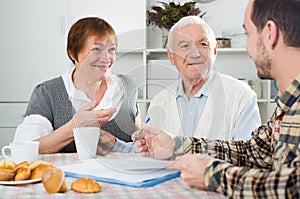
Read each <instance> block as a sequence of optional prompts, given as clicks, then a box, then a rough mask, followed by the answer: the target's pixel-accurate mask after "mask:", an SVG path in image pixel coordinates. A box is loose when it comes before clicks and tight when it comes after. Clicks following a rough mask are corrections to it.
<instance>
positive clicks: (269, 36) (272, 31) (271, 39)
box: [263, 21, 280, 49]
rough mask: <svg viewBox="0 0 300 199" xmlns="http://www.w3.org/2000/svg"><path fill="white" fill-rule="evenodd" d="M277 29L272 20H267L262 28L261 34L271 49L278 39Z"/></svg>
mask: <svg viewBox="0 0 300 199" xmlns="http://www.w3.org/2000/svg"><path fill="white" fill-rule="evenodd" d="M279 34H280V33H279V29H278V27H277V25H276V23H275V22H274V21H268V22H267V23H266V26H265V28H264V30H263V36H264V37H265V39H266V42H267V43H266V44H268V45H269V46H270V47H271V49H274V48H275V47H276V46H277V44H278V40H279Z"/></svg>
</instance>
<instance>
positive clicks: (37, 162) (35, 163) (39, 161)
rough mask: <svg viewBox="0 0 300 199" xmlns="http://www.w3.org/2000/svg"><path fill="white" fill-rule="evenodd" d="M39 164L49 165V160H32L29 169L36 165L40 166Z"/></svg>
mask: <svg viewBox="0 0 300 199" xmlns="http://www.w3.org/2000/svg"><path fill="white" fill-rule="evenodd" d="M40 165H51V164H50V163H49V162H46V161H44V160H37V161H35V162H32V163H31V164H30V165H29V167H30V169H31V170H34V169H35V168H36V167H38V166H40Z"/></svg>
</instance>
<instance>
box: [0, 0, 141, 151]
mask: <svg viewBox="0 0 300 199" xmlns="http://www.w3.org/2000/svg"><path fill="white" fill-rule="evenodd" d="M145 3H146V1H145V0H129V1H119V0H110V1H99V0H86V1H80V0H42V1H41V0H26V1H23V0H1V1H0V24H1V29H0V38H1V45H0V60H1V66H0V67H1V73H0V91H1V95H0V137H1V139H0V140H1V141H0V145H1V146H2V145H4V144H8V143H9V142H11V141H12V139H13V136H14V132H15V128H16V127H17V125H18V124H19V123H21V122H22V120H23V114H24V112H25V109H26V106H27V103H28V101H29V98H30V95H31V92H32V90H33V88H34V87H35V86H36V85H37V84H38V83H40V82H43V81H45V80H47V79H52V78H54V77H57V76H59V75H61V74H62V73H64V72H65V71H66V70H68V69H69V68H70V67H72V63H71V61H70V60H69V58H68V56H67V53H66V40H67V33H68V30H69V28H70V26H71V25H72V24H73V23H74V22H75V21H77V20H78V19H79V18H82V17H87V16H99V17H101V18H104V19H105V20H107V21H108V22H109V23H110V24H111V25H112V26H113V28H114V29H115V30H116V33H117V34H118V38H119V43H120V45H119V49H120V53H118V58H117V62H116V64H115V68H114V71H116V72H119V71H120V72H122V73H130V72H128V71H130V70H131V68H132V66H136V65H139V66H140V65H142V63H143V58H142V56H140V55H138V56H136V55H137V54H135V53H133V54H132V53H127V52H131V51H132V49H139V48H142V49H145V43H146V39H145V37H146V33H145V27H146V19H145V16H146V13H145V9H146V8H145ZM136 73H139V72H138V71H134V70H133V71H131V74H130V75H132V76H140V75H138V74H136ZM8 114H9V115H14V117H11V116H8Z"/></svg>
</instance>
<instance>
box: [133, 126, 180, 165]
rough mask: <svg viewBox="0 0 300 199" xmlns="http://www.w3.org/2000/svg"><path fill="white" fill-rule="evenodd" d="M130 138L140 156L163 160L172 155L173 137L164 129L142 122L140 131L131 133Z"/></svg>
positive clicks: (173, 149) (173, 148)
mask: <svg viewBox="0 0 300 199" xmlns="http://www.w3.org/2000/svg"><path fill="white" fill-rule="evenodd" d="M139 135H140V136H139ZM132 140H133V141H134V142H135V143H136V146H137V148H138V151H139V152H140V153H141V155H142V156H146V157H151V158H155V159H160V160H165V159H169V158H170V157H172V156H173V155H174V151H175V144H176V142H175V137H174V136H173V135H171V134H169V133H168V132H166V131H164V130H161V129H158V128H153V127H151V126H147V125H145V124H143V125H142V131H141V130H138V131H136V132H134V133H133V134H132Z"/></svg>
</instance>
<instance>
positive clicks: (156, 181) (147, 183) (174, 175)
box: [65, 172, 180, 188]
mask: <svg viewBox="0 0 300 199" xmlns="http://www.w3.org/2000/svg"><path fill="white" fill-rule="evenodd" d="M65 175H66V177H72V178H82V177H87V178H92V179H94V180H96V181H98V182H105V183H111V184H118V185H123V186H129V187H139V188H147V187H152V186H154V185H157V184H160V183H163V182H166V181H168V180H171V179H173V178H178V177H179V176H180V172H176V173H172V174H169V175H166V176H163V177H160V178H154V179H150V180H146V181H143V182H138V183H131V182H124V181H120V180H116V179H111V178H101V177H96V176H91V175H84V174H78V173H72V172H65Z"/></svg>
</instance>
